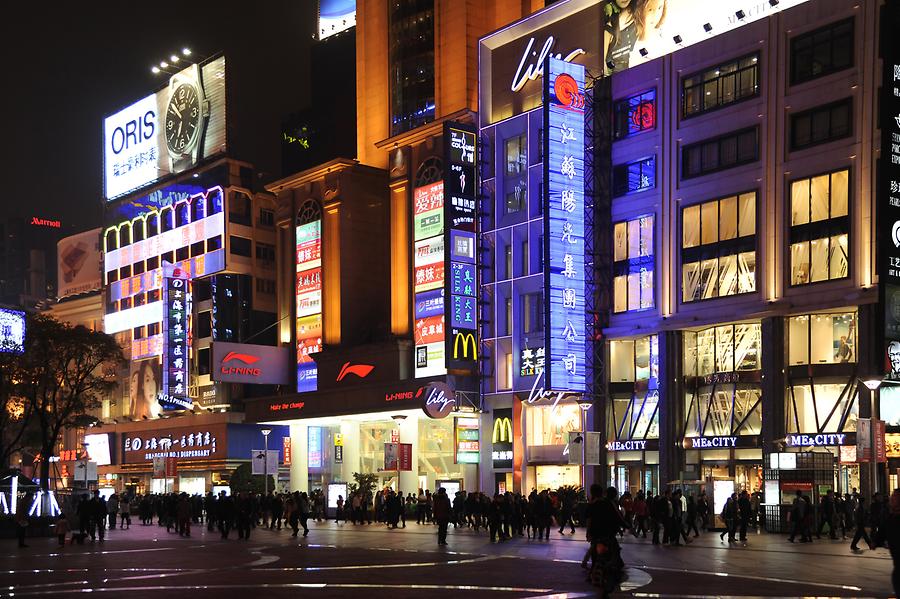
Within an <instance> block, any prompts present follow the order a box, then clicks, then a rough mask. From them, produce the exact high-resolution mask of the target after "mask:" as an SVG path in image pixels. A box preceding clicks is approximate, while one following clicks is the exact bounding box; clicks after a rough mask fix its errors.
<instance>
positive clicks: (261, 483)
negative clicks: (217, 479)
mask: <svg viewBox="0 0 900 599" xmlns="http://www.w3.org/2000/svg"><path fill="white" fill-rule="evenodd" d="M228 486H229V487H231V494H232V495H236V494H237V493H240V492H241V491H253V492H254V493H263V492H264V491H265V487H266V484H265V480H264V477H263V475H262V474H253V469H252V468H251V466H250V464H241V465H240V466H238V467H237V468H235V469H234V470H233V471H232V472H231V478H230V479H229V480H228ZM269 490H270V491H274V490H275V478H274V477H273V476H272V475H271V474H270V475H269Z"/></svg>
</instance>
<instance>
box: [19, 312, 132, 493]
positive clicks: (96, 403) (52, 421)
mask: <svg viewBox="0 0 900 599" xmlns="http://www.w3.org/2000/svg"><path fill="white" fill-rule="evenodd" d="M27 331H28V333H27V335H26V341H25V352H24V353H23V354H22V356H21V357H20V360H19V361H20V365H21V378H20V380H19V381H18V383H17V385H16V387H17V390H16V391H17V393H16V394H17V395H20V396H22V397H24V398H25V401H26V403H28V404H30V409H31V410H32V417H33V418H34V420H35V423H36V426H37V428H38V430H39V431H40V453H41V464H40V484H41V488H42V489H45V490H46V489H48V488H49V480H50V458H51V457H52V456H53V455H54V453H55V448H56V444H57V442H58V441H59V437H60V435H61V434H62V432H63V430H64V429H66V428H75V427H83V426H86V425H87V424H89V423H90V422H91V421H92V420H93V417H91V416H90V411H91V410H94V409H96V408H99V407H100V406H101V405H102V400H103V397H104V396H106V395H107V394H109V393H110V392H111V391H113V390H114V389H115V388H116V387H117V386H118V383H117V382H116V379H115V373H116V370H117V369H118V368H119V366H120V365H121V364H122V363H123V362H124V360H125V358H124V356H123V355H122V350H121V348H120V347H119V345H118V344H117V343H116V341H115V339H114V338H113V337H111V336H110V335H107V334H106V333H102V332H99V331H91V330H90V329H88V328H86V327H83V326H71V325H68V324H65V323H62V322H59V321H58V320H55V319H53V318H50V317H49V316H44V315H35V316H29V318H28V328H27Z"/></svg>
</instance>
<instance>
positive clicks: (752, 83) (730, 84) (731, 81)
mask: <svg viewBox="0 0 900 599" xmlns="http://www.w3.org/2000/svg"><path fill="white" fill-rule="evenodd" d="M681 90H682V102H683V104H682V111H681V115H682V117H684V118H688V117H692V116H696V115H698V114H703V113H704V112H708V111H710V110H715V109H716V108H722V107H724V106H729V105H730V104H734V103H735V102H738V101H740V100H744V99H746V98H752V97H753V96H756V95H758V94H759V53H755V54H750V55H748V56H743V57H741V58H738V59H737V60H732V61H729V62H726V63H722V64H719V65H716V66H714V67H711V68H709V69H706V70H705V71H702V72H700V73H695V74H693V75H690V76H689V77H685V78H683V79H682V80H681Z"/></svg>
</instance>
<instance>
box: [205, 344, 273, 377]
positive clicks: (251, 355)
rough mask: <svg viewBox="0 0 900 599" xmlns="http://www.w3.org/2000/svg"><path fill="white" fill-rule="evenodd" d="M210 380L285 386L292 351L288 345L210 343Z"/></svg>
mask: <svg viewBox="0 0 900 599" xmlns="http://www.w3.org/2000/svg"><path fill="white" fill-rule="evenodd" d="M212 350H213V371H212V379H213V380H214V381H220V382H223V383H250V384H256V385H286V384H288V382H289V381H290V371H291V367H290V359H291V351H290V349H288V348H287V347H271V346H269V345H250V344H248V343H226V342H224V341H215V342H213V347H212Z"/></svg>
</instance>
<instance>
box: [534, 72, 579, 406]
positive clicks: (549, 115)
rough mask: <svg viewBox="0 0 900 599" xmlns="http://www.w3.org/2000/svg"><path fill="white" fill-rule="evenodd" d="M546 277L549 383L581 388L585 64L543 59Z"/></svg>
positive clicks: (575, 389)
mask: <svg viewBox="0 0 900 599" xmlns="http://www.w3.org/2000/svg"><path fill="white" fill-rule="evenodd" d="M546 70H547V72H548V75H547V77H546V78H545V83H546V91H545V94H546V101H545V103H544V106H545V109H544V131H546V132H547V133H546V135H545V136H544V156H545V157H546V160H545V161H544V181H546V189H547V193H546V195H545V198H544V240H545V241H544V265H545V267H544V268H545V272H544V280H545V283H544V284H545V293H544V298H545V302H546V305H545V307H544V314H545V318H546V323H545V324H546V326H545V330H546V331H547V337H548V338H547V368H546V371H545V374H546V377H547V378H546V384H547V389H548V390H552V391H572V392H583V391H584V390H585V384H586V381H585V361H586V353H585V277H584V253H585V245H584V235H585V231H584V226H585V223H584V220H585V219H584V210H585V206H584V104H585V96H584V77H585V71H584V67H583V66H581V65H576V64H571V63H568V62H565V61H563V60H558V59H555V58H548V59H547V68H546Z"/></svg>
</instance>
